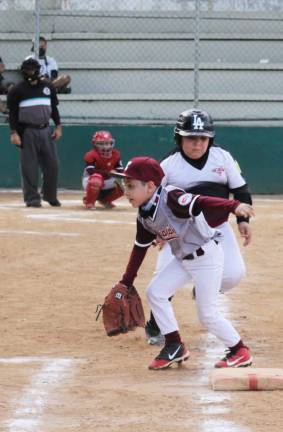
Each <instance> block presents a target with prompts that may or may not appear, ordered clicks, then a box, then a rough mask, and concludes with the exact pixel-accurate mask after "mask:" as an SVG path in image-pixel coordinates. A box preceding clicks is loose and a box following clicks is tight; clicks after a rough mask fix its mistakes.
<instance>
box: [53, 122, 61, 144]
mask: <svg viewBox="0 0 283 432" xmlns="http://www.w3.org/2000/svg"><path fill="white" fill-rule="evenodd" d="M61 136H62V127H61V125H58V126H56V128H55V129H54V131H53V134H52V138H53V139H54V140H55V141H58V140H59V139H60V138H61Z"/></svg>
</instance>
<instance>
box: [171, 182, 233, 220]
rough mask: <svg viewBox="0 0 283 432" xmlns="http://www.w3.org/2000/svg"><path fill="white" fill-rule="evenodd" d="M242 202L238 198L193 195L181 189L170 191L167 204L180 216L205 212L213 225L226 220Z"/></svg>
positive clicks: (184, 216) (185, 216) (186, 216)
mask: <svg viewBox="0 0 283 432" xmlns="http://www.w3.org/2000/svg"><path fill="white" fill-rule="evenodd" d="M239 204H240V202H239V201H237V200H229V199H225V198H217V197H208V196H201V195H192V194H190V193H186V192H184V191H183V190H180V189H174V190H172V191H170V192H169V193H168V198H167V205H168V207H169V208H170V209H171V211H172V213H173V214H174V215H175V216H177V217H179V218H188V217H191V216H197V215H199V214H200V212H203V214H204V216H205V218H206V220H207V222H208V224H209V225H210V226H212V227H215V226H218V225H220V224H221V223H223V222H225V221H226V220H227V218H228V216H229V214H230V213H233V212H234V211H235V209H236V207H238V205H239Z"/></svg>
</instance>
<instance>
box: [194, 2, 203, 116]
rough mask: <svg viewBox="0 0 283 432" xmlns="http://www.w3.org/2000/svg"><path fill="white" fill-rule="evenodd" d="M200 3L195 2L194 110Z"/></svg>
mask: <svg viewBox="0 0 283 432" xmlns="http://www.w3.org/2000/svg"><path fill="white" fill-rule="evenodd" d="M200 2H201V0H195V43H194V58H195V64H194V108H198V105H199V54H200V50H199V28H200Z"/></svg>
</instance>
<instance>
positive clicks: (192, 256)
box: [183, 240, 218, 260]
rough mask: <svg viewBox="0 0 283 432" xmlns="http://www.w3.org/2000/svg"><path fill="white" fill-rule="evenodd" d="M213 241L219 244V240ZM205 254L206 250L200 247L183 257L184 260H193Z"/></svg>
mask: <svg viewBox="0 0 283 432" xmlns="http://www.w3.org/2000/svg"><path fill="white" fill-rule="evenodd" d="M213 241H214V243H216V244H218V241H217V240H213ZM204 254H205V252H204V250H203V249H202V248H201V247H200V248H198V249H197V250H196V251H194V252H192V253H190V254H188V255H186V256H185V257H184V258H183V260H193V259H195V258H197V257H200V256H202V255H204Z"/></svg>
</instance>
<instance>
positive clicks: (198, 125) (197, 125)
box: [193, 114, 204, 130]
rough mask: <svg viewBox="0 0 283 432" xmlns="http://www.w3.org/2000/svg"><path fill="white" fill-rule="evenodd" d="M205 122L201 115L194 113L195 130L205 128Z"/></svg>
mask: <svg viewBox="0 0 283 432" xmlns="http://www.w3.org/2000/svg"><path fill="white" fill-rule="evenodd" d="M203 127H204V122H203V121H202V119H201V117H199V116H198V115H197V114H194V122H193V128H194V130H203Z"/></svg>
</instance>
